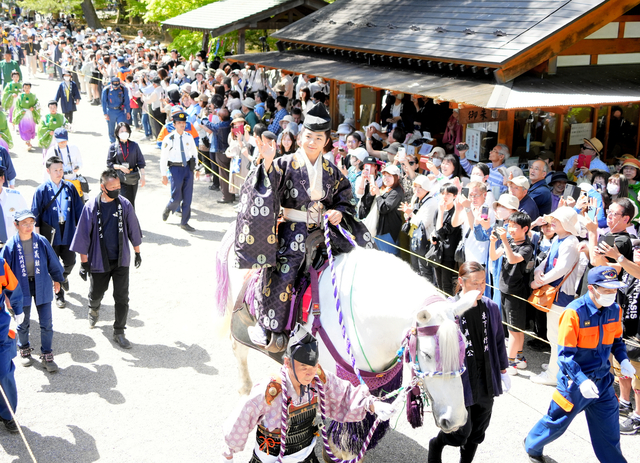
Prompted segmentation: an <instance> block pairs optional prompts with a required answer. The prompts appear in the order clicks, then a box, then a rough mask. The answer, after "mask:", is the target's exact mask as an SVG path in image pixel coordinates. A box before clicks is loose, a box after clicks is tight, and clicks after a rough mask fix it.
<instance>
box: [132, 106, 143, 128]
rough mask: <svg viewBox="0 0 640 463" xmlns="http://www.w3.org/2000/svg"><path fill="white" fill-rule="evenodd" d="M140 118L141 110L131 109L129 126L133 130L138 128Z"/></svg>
mask: <svg viewBox="0 0 640 463" xmlns="http://www.w3.org/2000/svg"><path fill="white" fill-rule="evenodd" d="M141 117H142V109H140V108H131V125H133V126H134V127H135V128H140V124H141V120H140V119H141Z"/></svg>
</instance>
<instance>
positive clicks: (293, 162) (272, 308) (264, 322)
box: [236, 150, 374, 333]
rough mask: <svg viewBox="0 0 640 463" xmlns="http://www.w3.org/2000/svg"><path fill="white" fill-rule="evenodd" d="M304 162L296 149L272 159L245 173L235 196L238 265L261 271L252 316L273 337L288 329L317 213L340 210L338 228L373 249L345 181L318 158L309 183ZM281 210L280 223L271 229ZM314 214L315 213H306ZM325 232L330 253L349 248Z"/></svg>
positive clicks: (335, 234) (336, 235)
mask: <svg viewBox="0 0 640 463" xmlns="http://www.w3.org/2000/svg"><path fill="white" fill-rule="evenodd" d="M305 158H306V155H305V154H304V152H302V151H301V150H298V151H297V152H296V153H294V154H288V155H285V156H282V157H280V158H277V159H275V160H274V161H273V164H272V165H271V167H270V168H269V171H268V172H265V169H264V166H263V165H259V166H258V167H257V168H256V169H254V170H253V171H252V172H250V173H249V176H248V177H247V179H246V181H245V183H244V185H243V188H242V194H241V197H240V212H239V214H238V222H237V225H236V254H237V255H238V266H239V267H241V268H252V267H253V268H259V267H263V270H262V292H261V294H259V295H257V300H258V303H259V304H258V307H259V309H258V314H257V318H258V322H259V323H260V325H261V326H262V327H263V328H265V329H267V330H270V331H272V332H275V333H280V332H282V331H285V330H286V329H290V322H291V320H290V318H291V317H290V304H291V295H292V293H293V290H294V284H295V280H296V276H297V273H298V269H299V268H300V265H301V264H302V262H303V260H304V258H305V246H306V239H307V235H308V232H309V231H310V230H312V229H313V228H314V227H316V223H315V222H314V218H315V217H320V222H322V219H321V214H322V212H323V211H324V212H326V211H328V210H331V209H333V210H336V211H340V212H341V213H342V215H343V220H342V223H341V225H342V226H343V227H344V228H346V229H347V230H349V231H350V232H351V233H352V234H353V235H354V236H355V238H356V242H357V243H358V244H359V245H361V246H364V247H369V248H372V247H374V242H373V240H374V238H373V237H372V236H371V234H370V233H369V232H368V230H367V229H366V227H365V226H364V224H362V223H360V222H358V221H356V220H355V219H354V218H353V217H354V216H355V210H354V208H353V206H352V204H351V199H352V197H353V194H352V192H351V184H350V183H349V180H347V178H346V177H344V176H343V175H342V173H341V172H340V170H339V169H338V168H337V167H336V166H335V165H334V164H332V163H331V162H329V161H327V160H326V159H318V160H317V163H322V164H321V166H320V165H318V164H317V163H316V165H315V166H314V167H313V169H315V171H316V172H317V174H316V175H315V178H316V182H314V185H311V182H310V178H309V173H308V166H309V165H310V164H305V163H304V162H303V160H304V159H305ZM320 172H321V175H320ZM320 177H321V178H320ZM318 182H320V183H318ZM312 187H313V188H314V196H316V197H318V196H319V197H320V199H319V201H312V199H311V194H312V191H311V190H312ZM320 190H321V191H320ZM281 206H282V208H284V219H285V220H284V222H282V223H281V224H280V225H279V226H277V225H276V221H277V218H278V214H279V211H280V207H281ZM318 209H320V212H318ZM314 210H315V211H316V212H315V213H311V212H309V211H314ZM307 214H309V217H311V218H308V217H307ZM276 226H277V231H276ZM329 231H330V235H331V245H332V247H333V251H334V253H337V252H349V251H350V250H351V248H352V247H351V245H350V244H349V242H348V241H347V240H346V239H345V238H344V237H343V236H342V235H341V234H340V232H338V231H337V229H336V228H334V227H333V226H331V227H330V229H329ZM276 233H277V237H276Z"/></svg>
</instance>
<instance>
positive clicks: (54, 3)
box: [20, 0, 82, 14]
mask: <svg viewBox="0 0 640 463" xmlns="http://www.w3.org/2000/svg"><path fill="white" fill-rule="evenodd" d="M81 3H82V0H22V2H20V7H21V8H23V9H29V10H33V11H37V12H38V13H43V14H55V13H65V12H69V11H71V10H73V9H75V8H76V7H79V6H80V4H81Z"/></svg>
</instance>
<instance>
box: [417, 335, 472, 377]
mask: <svg viewBox="0 0 640 463" xmlns="http://www.w3.org/2000/svg"><path fill="white" fill-rule="evenodd" d="M438 329H440V325H432V326H418V324H417V323H416V325H415V326H414V327H413V328H412V329H411V331H410V332H409V346H408V347H409V350H408V352H409V356H410V357H409V361H410V362H411V366H412V367H413V372H414V374H415V375H416V376H417V377H418V378H420V379H424V378H432V377H434V376H450V377H453V378H455V377H458V376H462V374H463V373H464V372H465V371H466V369H467V367H465V366H464V365H463V366H462V368H460V369H459V370H455V371H441V370H432V371H422V369H421V368H420V363H419V362H418V337H419V336H435V335H436V334H437V333H438Z"/></svg>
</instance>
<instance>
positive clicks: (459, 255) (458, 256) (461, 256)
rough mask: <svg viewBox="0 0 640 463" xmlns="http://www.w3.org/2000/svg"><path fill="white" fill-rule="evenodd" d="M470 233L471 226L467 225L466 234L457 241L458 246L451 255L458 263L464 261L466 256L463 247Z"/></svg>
mask: <svg viewBox="0 0 640 463" xmlns="http://www.w3.org/2000/svg"><path fill="white" fill-rule="evenodd" d="M470 233H471V227H469V230H467V234H466V235H465V236H464V238H462V239H461V240H460V242H459V243H458V246H457V247H456V253H455V254H454V255H453V259H454V260H455V261H456V262H457V263H459V264H464V262H465V259H466V257H465V250H464V247H465V243H466V241H467V238H469V234H470Z"/></svg>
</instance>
